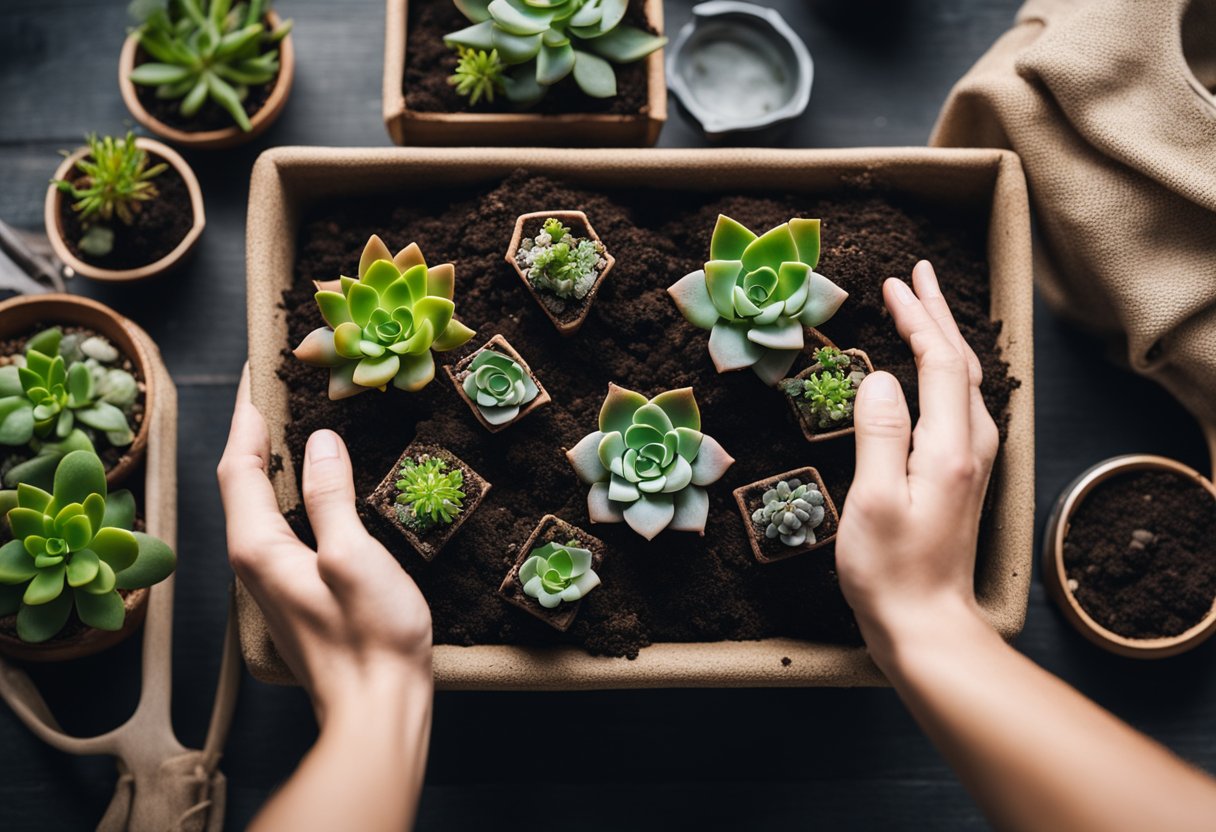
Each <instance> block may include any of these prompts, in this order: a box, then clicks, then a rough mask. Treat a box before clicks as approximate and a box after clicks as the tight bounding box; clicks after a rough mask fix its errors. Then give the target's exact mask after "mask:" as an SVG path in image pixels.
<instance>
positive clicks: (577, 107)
mask: <svg viewBox="0 0 1216 832" xmlns="http://www.w3.org/2000/svg"><path fill="white" fill-rule="evenodd" d="M624 22H625V23H627V24H628V25H630V26H636V27H637V28H639V29H645V30H646V31H648V32H651V33H654V29H653V28H651V27H650V25H649V24H647V22H646V15H645V13H644V12H643V10H642V0H630V4H629V11H627V12H626V13H625V21H624ZM469 25H470V24H469V21H468V18H466V17H465V16H464V15H463V14H461V13H460V11H459V10H458V9H457V8H456V6H455V4H454V3H452V0H412V2H411V3H410V8H409V21H408V23H407V25H406V45H405V80H404V85H403V87H402V89H403V91H404V92H405V106H406V108H407V109H409V110H414V111H415V112H429V113H463V112H475V113H514V112H526V113H537V114H541V115H553V114H558V113H599V114H610V115H635V114H637V113H642V112H646V111H647V110H648V109H649V104H648V103H647V99H648V95H647V93H648V81H647V76H646V59H645V58H643V59H642V60H640V61H634V62H633V63H630V64H614V65H613V69H615V70H616V93H617V94H616V95H615V96H613V97H612V98H592V97H591V96H589V95H587V94H586V93H584V92H583V91H582V90H580V89H579V88H578V85H577V84H575V83H574V79H573V78H570V77H567V78H565V79H564V80H562V81H559V82H558V83H557V84H555V85H554V86H553V87H551V88H550V89H549V91H548V92H547V93H546V94H545V97H544V98H542V99H541V100H540V101H539V102H537V103H536V104H533V105H532V106H530V107H527V108H524V109H522V110H521V109H520V108H519V107H518V106H517V105H515V104H512V103H511V102H510V101H508V100H507V98H506V96H505V95H497V94H496V95H495V96H494V101H493V102H487V101H486V100H485V99H481V100H479V101H478V102H477V105H476V106H474V107H470V106H469V100H468V99H467V98H465V97H464V96H462V95H460V94H459V93H457V92H456V88H455V87H453V86H452V85H451V84H449V83H448V78H450V77H451V76H452V73H453V72H455V71H456V52H455V51H454V50H452V49H449V48H448V47H446V46H444V44H443V38H444V36H445V35H450V34H452V33H453V32H458V31H460V30H461V29H464V28H466V27H467V26H469ZM503 251H504V252H505V251H506V246H503Z"/></svg>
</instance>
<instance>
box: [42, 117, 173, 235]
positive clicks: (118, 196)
mask: <svg viewBox="0 0 1216 832" xmlns="http://www.w3.org/2000/svg"><path fill="white" fill-rule="evenodd" d="M85 142H86V143H87V145H88V148H89V152H88V154H87V155H85V156H84V157H82V158H81V159H80V160H79V161H77V162H76V171H77V172H78V173H79V174H80V175H79V176H77V177H75V178H74V179H56V180H53V181H54V185H55V187H56V188H58V189H59V190H60V191H61V192H62V193H65V194H67V195H68V196H70V197H71V198H72V199H73V200H75V201H74V202H73V203H72V210H73V211H75V212H76V213H77V214H78V215H79V216H80V221H81V224H82V225H83V226H84V229H85V231H84V234H83V235H81V237H80V239H79V240H77V241H76V245H77V247H79V249H80V250H81V251H82V252H84V253H85V254H88V255H90V256H92V257H105V256H106V255H107V254H109V253H110V252H111V251H112V250H113V249H114V229H113V228H112V227H111V225H110V223H112V222H113V221H114V220H116V219H117V220H118V221H119V222H121V223H122V224H123V225H131V224H132V223H133V222H135V215H136V214H138V213H139V210H140V208H141V206H142V205H143V203H145V202H147V201H149V200H151V199H155V198H156V197H157V196H158V192H157V190H156V185H155V183H153V181H152V180H153V179H155V178H156V177H157V176H159V175H160V174H162V173H164V171H165V169H166V168H168V167H169V166H168V165H167V164H165V163H164V162H159V163H157V164H155V165H149V164H148V154H147V153H146V152H145V151H144V149H143V148H141V147H139V146H137V145H136V144H135V135H134V134H133V133H127V135H126V137H125V138H121V139H118V138H115V137H113V136H105V137H104V138H98V137H97V134H96V133H91V134H89V135H88V136H87V137H85Z"/></svg>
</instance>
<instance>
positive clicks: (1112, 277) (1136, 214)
mask: <svg viewBox="0 0 1216 832" xmlns="http://www.w3.org/2000/svg"><path fill="white" fill-rule="evenodd" d="M1213 88H1216V0H1030V2H1027V3H1026V4H1025V5H1024V6H1023V7H1022V9H1021V11H1020V12H1019V13H1018V16H1017V22H1016V24H1015V26H1014V28H1013V29H1011V30H1010V31H1009V32H1007V33H1006V34H1005V35H1004V36H1003V37H1001V39H1000V40H998V41H997V42H996V43H995V44H994V45H993V46H992V48H991V49H990V50H989V51H988V53H987V54H986V55H984V57H983V58H981V59H980V61H979V62H978V63H977V64H976V65H975V66H974V67H973V68H972V69H971V71H970V72H968V73H967V75H966V76H964V77H963V79H962V80H961V81H959V83H958V84H957V85H956V86H955V88H954V90H953V91H952V92H951V94H950V97H949V99H948V100H947V102H946V106H945V108H944V110H943V111H942V114H941V117H940V119H939V121H938V124H937V126H936V128H935V129H934V132H933V136H932V138H931V139H930V143H931V144H934V145H940V146H947V147H975V146H981V147H1000V148H1009V149H1012V150H1014V151H1016V152H1017V153H1018V154H1019V155H1020V156H1021V157H1022V163H1023V165H1024V166H1025V169H1026V176H1027V179H1028V181H1029V184H1030V195H1031V204H1032V206H1033V209H1034V212H1035V219H1036V223H1037V231H1038V232H1039V245H1038V247H1037V251H1036V256H1035V260H1036V262H1035V273H1036V280H1037V284H1038V287H1039V289H1040V291H1041V293H1042V295H1043V297H1044V298H1045V299H1046V300H1047V302H1048V303H1049V304H1050V305H1051V306H1052V307H1053V308H1054V310H1055V311H1056V312H1057V313H1058V314H1060V315H1061V316H1063V317H1064V318H1065V319H1067V320H1069V321H1070V322H1072V323H1074V324H1077V325H1079V326H1081V327H1082V328H1083V329H1086V330H1088V331H1090V332H1093V333H1096V334H1098V335H1099V336H1102V337H1104V338H1106V339H1108V340H1109V342H1110V343H1111V344H1112V346H1114V347H1116V348H1117V351H1118V354H1121V355H1124V356H1126V360H1127V363H1128V364H1130V366H1131V367H1133V368H1134V369H1135V370H1136V371H1138V372H1140V373H1142V374H1144V375H1146V376H1149V377H1150V378H1153V379H1155V380H1156V381H1158V382H1160V383H1161V384H1162V385H1164V386H1165V387H1166V389H1168V390H1169V391H1170V392H1171V393H1172V394H1173V395H1174V396H1176V397H1177V398H1178V400H1179V401H1180V402H1182V404H1183V405H1185V406H1186V407H1187V409H1188V410H1190V411H1191V413H1193V414H1194V415H1195V417H1196V418H1198V420H1199V421H1200V423H1201V424H1202V425H1203V427H1204V430H1205V432H1206V433H1207V435H1208V438H1209V443H1211V444H1213V449H1214V450H1216V441H1214V439H1216V98H1214V97H1213V95H1212V93H1211V92H1210V90H1212V89H1213ZM1134 407H1135V403H1134V402H1128V410H1129V417H1130V414H1131V412H1132V409H1133V408H1134Z"/></svg>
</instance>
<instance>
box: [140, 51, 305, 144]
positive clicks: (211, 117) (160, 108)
mask: <svg viewBox="0 0 1216 832" xmlns="http://www.w3.org/2000/svg"><path fill="white" fill-rule="evenodd" d="M148 60H151V59H150V58H149V57H148V53H147V52H145V51H144V50H143V49H142V48H140V49H138V50H136V52H135V65H136V66H139V65H140V64H142V63H144V62H145V61H148ZM280 75H282V72H281V71H280V72H277V73H275V76H274V78H273V79H272V80H271V81H269V82H268V83H265V84H254V85H253V86H250V87H248V90H249V92H248V93H247V94H246V96H245V100H244V101H243V102H242V103H243V104H244V105H245V113H246V115H248V116H249V119H250V120H251V121H252V120H253V117H254V116H256V115H257V114H258V112H259V111H260V110H261V109H262V107H264V106H265V105H266V102H267V101H268V100H269V99H270V94H271V93H272V92H274V88H275V87H276V86H277V85H278V83H279V77H280ZM135 95H136V96H137V97H138V98H139V103H140V104H141V105H142V106H143V108H144V109H145V110H147V111H148V114H149V115H150V116H152V118H154V119H156V120H157V121H159V122H162V123H164V124H167V125H169V126H170V127H174V128H176V129H178V130H184V131H186V132H188V133H203V132H207V131H211V130H227V129H228V128H230V127H236V126H237V124H236V122H235V121H233V120H232V115H231V114H230V113H229V112H228V111H227V110H225V109H224V108H223V107H221V106H220V105H219V104H216V103H215V101H214V100H212V99H210V98H208V99H207V101H206V103H204V104H203V106H202V107H201V108H200V109H199V111H198V112H197V113H196V114H194V115H193V116H183V115H182V112H181V106H182V102H181V99H180V98H176V99H171V98H157V97H156V87H145V86H144V85H142V84H136V85H135Z"/></svg>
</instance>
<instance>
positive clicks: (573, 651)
mask: <svg viewBox="0 0 1216 832" xmlns="http://www.w3.org/2000/svg"><path fill="white" fill-rule="evenodd" d="M519 168H527V169H528V170H531V171H533V172H534V173H537V174H541V175H544V176H551V177H555V178H557V179H561V180H564V181H567V182H569V183H571V184H572V185H573V186H575V187H580V188H603V189H608V188H638V189H656V190H670V191H680V192H684V193H686V194H690V195H692V196H696V197H697V198H699V199H702V200H711V199H713V198H715V196H716V195H718V194H722V193H731V192H734V193H740V192H742V193H753V194H757V193H758V194H763V193H766V192H778V193H800V194H805V195H807V196H808V198H810V197H812V196H813V197H815V198H822V197H823V195H825V194H830V193H833V192H834V191H835V192H838V191H839V190H840V189H841V187H842V183H848V182H854V181H866V182H870V183H873V185H874V186H875V187H877V188H881V189H883V190H884V191H885V192H887V193H890V194H892V195H893V196H895V197H896V198H899V197H903V198H908V199H914V200H917V201H920V202H923V203H928V204H936V205H944V206H950V207H953V208H955V209H959V210H965V211H969V212H972V213H975V214H978V215H979V216H984V217H988V219H989V222H988V267H989V275H990V279H991V297H992V309H991V312H992V315H993V316H994V317H996V318H1000V319H1001V320H1002V321H1003V322H1004V324H1003V327H1002V330H1001V337H1000V347H1001V349H1002V351H1003V353H1002V355H1003V358H1004V359H1005V360H1007V361H1008V362H1009V364H1010V371H1011V372H1012V373H1013V375H1015V376H1016V377H1017V378H1018V379H1020V381H1021V386H1020V387H1019V388H1018V389H1017V390H1015V391H1013V393H1012V396H1011V398H1010V402H1009V411H1008V416H1009V431H1008V436H1007V438H1006V440H1005V442H1004V444H1003V445H1002V446H1001V449H1000V453H999V455H998V458H997V464H996V468H995V471H994V473H993V478H992V484H991V486H990V488H991V493H990V494H989V502H990V505H991V508H990V513H989V515H988V516H987V517H986V524H985V525H986V528H988V529H989V530H990V533H989V534H987V535H986V536H985V538H984V542H983V543H982V544H981V547H980V551H979V556H978V558H977V561H976V575H975V587H976V593H977V596H978V600H979V604H980V607H981V609H982V610H983V613H984V615H985V617H986V618H987V620H988V621H989V622H990V623H991V624H992V626H993V627H994V628H995V629H996V630H997V631H998V632H1000V634H1001V635H1002V636H1004V637H1005V638H1007V639H1008V638H1012V637H1013V636H1015V635H1016V634H1017V633H1018V632H1019V631H1020V630H1021V628H1022V623H1023V621H1024V618H1025V614H1026V602H1027V597H1028V593H1029V587H1030V575H1031V558H1032V553H1033V551H1034V539H1033V535H1034V529H1033V526H1032V524H1031V522H1030V519H1029V518H1031V517H1033V516H1034V489H1033V483H1034V366H1033V336H1032V331H1031V315H1032V311H1031V310H1032V306H1031V285H1032V283H1031V257H1030V220H1029V209H1028V203H1027V197H1026V182H1025V178H1024V177H1023V174H1022V167H1021V164H1020V163H1019V161H1018V157H1017V156H1016V155H1014V154H1012V153H1009V152H1007V151H1001V150H979V149H971V150H956V149H939V148H871V149H867V148H860V149H835V150H757V149H747V148H729V149H714V150H706V151H698V150H569V149H566V150H556V149H543V148H522V149H506V148H383V149H381V148H377V149H347V148H332V149H329V148H303V147H283V148H275V149H273V150H270V151H268V152H266V153H264V154H262V156H261V158H260V159H259V160H258V162H257V164H256V165H255V166H254V170H253V182H252V188H251V191H250V211H249V223H248V231H247V235H246V254H247V260H248V263H249V264H250V268H249V269H247V274H248V278H247V279H248V283H249V285H248V299H249V300H248V315H249V324H250V325H249V350H250V356H249V360H250V370H251V373H252V394H253V400H254V403H255V404H256V405H257V406H258V408H259V410H261V412H262V414H263V415H264V416H265V417H266V422H267V427H268V429H269V432H270V438H271V445H272V450H273V451H274V452H275V453H278V454H282V455H283V456H284V458H285V459H286V458H287V457H288V455H289V453H290V452H289V450H288V445H287V441H286V435H285V429H286V426H287V422H288V419H289V416H288V410H287V398H288V396H287V388H286V386H285V384H284V382H283V381H282V379H280V378H279V377H278V375H277V372H276V371H277V370H278V368H279V366H280V364H281V362H282V351H283V346H284V344H285V342H286V333H287V319H286V314H287V313H286V310H284V309H283V308H282V307H281V305H280V304H281V302H282V293H283V291H284V290H285V289H287V288H288V287H290V286H291V285H292V283H293V274H294V270H295V268H296V263H295V260H296V251H295V241H296V240H297V239H298V233H299V228H300V223H301V222H302V219H303V218H304V217H306V216H307V212H308V211H309V210H310V209H311V208H312V207H314V206H315V205H317V204H318V203H321V202H324V201H325V200H328V199H333V198H341V197H355V196H366V197H372V196H376V195H381V196H383V195H386V194H394V193H396V194H400V193H403V192H410V191H415V190H419V189H427V188H432V189H445V188H453V187H457V186H459V187H469V186H473V185H478V184H483V185H484V184H488V183H492V182H498V181H501V180H502V179H504V178H505V177H507V176H508V175H510V174H511V173H512V172H513V171H515V170H517V169H519ZM509 233H510V229H509V228H504V229H503V235H504V242H505V237H506V235H508V234H509ZM457 266H458V267H459V264H457ZM882 277H883V275H875V276H874V279H875V280H876V281H877V280H880V279H882ZM671 278H672V276H671V275H661V274H656V275H655V276H654V279H655V285H656V288H657V287H664V286H666V285H667V284H668V283H669V282H670V280H671ZM519 302H520V303H531V301H530V300H528V299H526V298H524V297H523V296H522V295H521V296H520V300H519ZM600 302H603V299H601V301H600ZM774 406H776V403H775V402H774ZM806 461H808V462H813V461H814V460H813V458H808V459H807V460H806ZM295 471H296V466H295V465H294V464H292V463H291V462H290V461H287V462H286V464H284V465H283V466H282V468H281V469H280V470H278V471H276V472H275V474H274V476H273V483H274V487H275V490H276V493H277V495H278V498H279V503H280V505H281V507H282V508H283V509H284V510H287V509H291V508H294V507H295V506H297V505H299V503H300V489H299V483H298V482H297V481H296V476H295ZM773 568H776V567H773ZM487 591H488V592H490V593H493V592H494V589H493V588H490V589H488V590H487ZM238 601H239V603H240V624H241V627H240V630H241V641H242V647H243V650H244V654H245V658H246V660H247V662H248V663H249V665H250V668H251V670H252V671H253V673H254V674H255V675H256V676H258V677H259V678H261V679H267V680H272V681H279V682H291V681H292V679H291V675H290V673H289V672H288V670H287V667H286V665H284V664H283V662H282V660H281V658H280V657H279V656H278V654H277V652H276V651H275V649H274V645H273V642H271V640H270V636H269V633H268V632H267V629H266V625H265V621H264V619H263V618H262V615H261V612H260V610H258V608H257V606H256V604H255V603H254V602H253V600H252V598H250V597H249V595H248V593H247V592H244V591H241V592H239V594H238ZM783 658H788V659H790V660H791V661H790V662H782V659H783ZM434 671H435V681H436V683H437V685H438V686H439V687H440V688H443V689H464V690H473V689H478V690H524V689H527V690H537V689H544V690H563V689H565V690H569V689H589V688H641V687H745V686H792V687H796V686H810V685H826V686H855V685H881V684H885V680H884V678H883V676H882V674H881V673H879V671H878V669H877V668H876V667H875V666H874V664H873V663H872V662H871V661H870V658H869V656H868V655H867V654H866V650H865V648H864V647H859V646H850V645H841V644H829V643H821V642H811V641H803V640H798V639H791V638H772V639H764V640H760V641H735V642H714V643H699V644H685V643H659V644H653V645H651V646H649V647H646V648H644V649H643V650H642V651H641V653H640V655H639V656H638V658H637V659H635V660H627V659H619V658H608V657H595V656H591V655H589V654H587V653H586V652H585V651H584V650H581V649H578V648H575V647H546V648H536V647H520V646H510V645H476V646H473V647H460V646H456V645H438V646H436V648H435V653H434Z"/></svg>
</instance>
